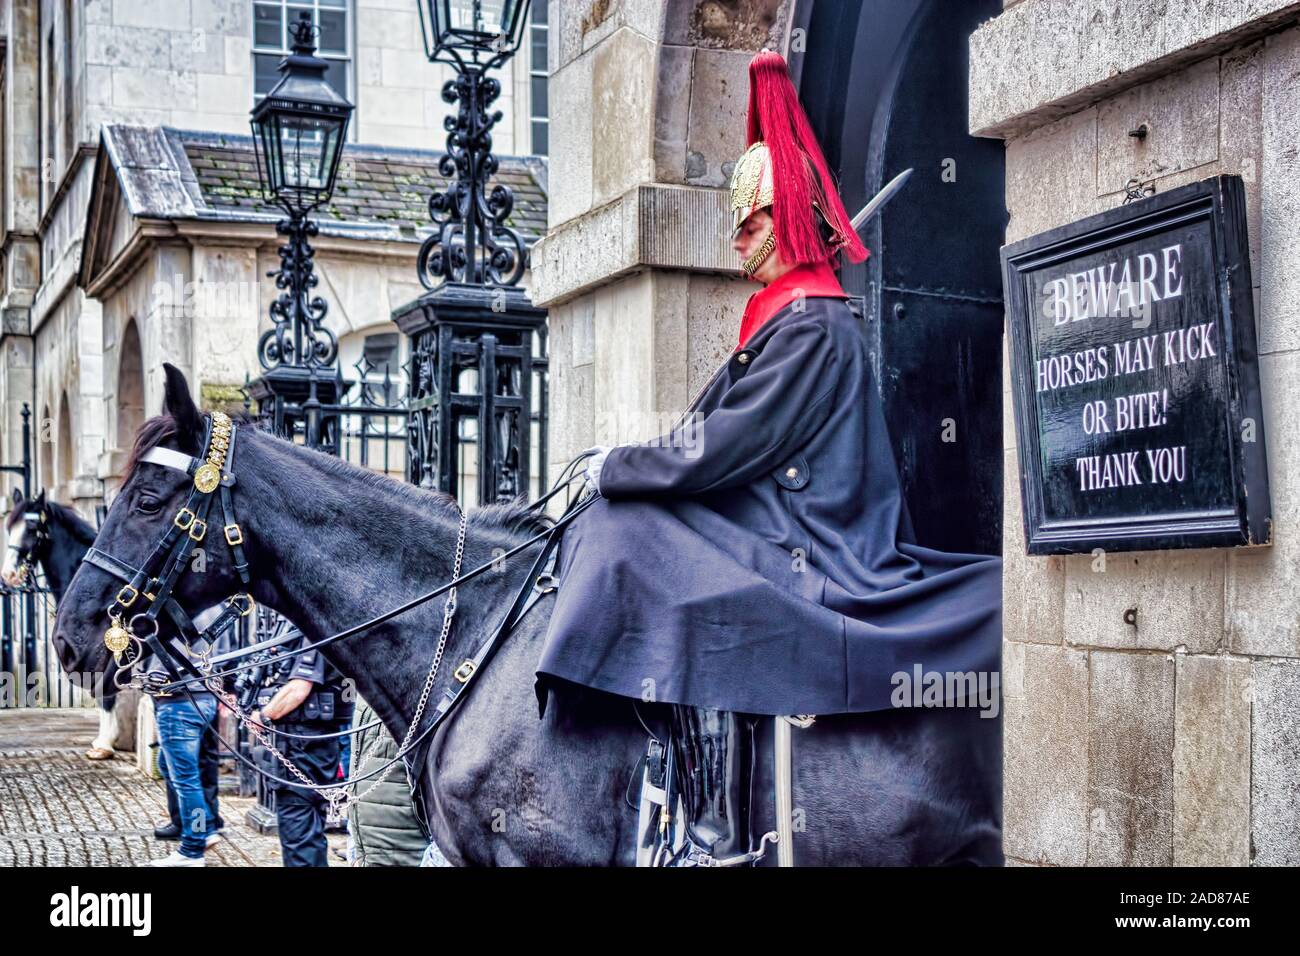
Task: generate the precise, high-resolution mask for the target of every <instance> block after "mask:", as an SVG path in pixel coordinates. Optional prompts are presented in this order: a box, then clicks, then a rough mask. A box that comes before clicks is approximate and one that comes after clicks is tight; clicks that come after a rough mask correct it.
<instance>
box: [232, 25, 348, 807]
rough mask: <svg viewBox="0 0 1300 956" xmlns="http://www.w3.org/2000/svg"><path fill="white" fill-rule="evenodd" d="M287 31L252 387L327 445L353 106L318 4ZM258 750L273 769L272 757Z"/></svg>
mask: <svg viewBox="0 0 1300 956" xmlns="http://www.w3.org/2000/svg"><path fill="white" fill-rule="evenodd" d="M289 30H290V34H291V35H292V37H293V46H292V52H291V53H290V54H289V55H288V56H286V57H285V58H284V59H283V60H281V61H280V79H279V81H278V82H277V83H276V84H275V86H274V87H272V88H271V91H270V92H269V93H267V94H266V96H265V98H263V100H262V101H261V102H260V103H258V104H257V105H256V106H255V107H253V112H252V116H251V119H250V125H251V126H252V131H253V151H254V153H255V154H256V156H257V175H258V179H259V180H260V182H261V186H262V196H263V198H264V199H265V200H266V202H268V203H271V204H274V205H277V206H279V207H280V208H281V209H283V210H284V212H285V218H284V219H281V220H280V221H279V222H278V223H277V224H276V227H275V231H276V233H278V234H279V235H281V236H283V237H284V243H283V245H281V246H280V268H279V269H277V270H274V271H272V272H269V273H267V274H268V275H269V276H273V277H274V278H275V286H276V288H277V289H279V290H280V295H279V296H278V297H277V298H276V300H275V301H274V302H272V303H271V309H270V315H271V321H272V323H273V325H272V327H271V328H270V329H267V331H266V332H264V333H263V334H262V336H261V338H260V339H259V340H258V343H257V356H258V360H259V361H260V362H261V365H262V368H263V369H264V371H263V373H262V375H261V376H260V377H258V378H257V379H256V380H255V381H253V382H250V383H249V385H248V393H249V396H250V397H251V398H253V399H254V400H256V401H257V403H258V410H259V412H260V413H261V415H262V416H263V417H264V418H269V419H270V421H271V426H272V428H273V430H274V431H275V433H276V434H278V435H281V436H284V437H287V438H290V439H292V437H293V432H294V430H295V425H296V421H297V420H301V421H302V423H303V431H304V437H305V439H306V443H307V444H308V445H309V446H310V447H312V448H320V447H321V446H322V443H323V442H322V439H323V434H322V433H323V427H322V417H323V415H322V412H323V409H322V404H324V405H326V406H328V407H336V406H335V405H334V403H335V402H337V401H338V399H339V397H340V394H339V393H340V392H341V391H342V390H343V388H344V383H343V382H342V377H341V376H340V375H339V374H338V369H337V367H336V364H335V363H336V360H337V358H338V340H337V339H336V338H335V336H334V333H333V332H331V331H330V330H329V329H328V328H326V327H325V326H324V325H323V324H322V323H323V321H324V319H325V315H326V313H327V312H328V310H329V307H328V305H327V304H326V302H325V300H324V299H322V298H321V297H320V296H318V295H314V294H313V290H314V289H315V288H316V284H317V282H318V281H319V280H318V278H317V276H316V273H315V269H314V265H313V262H312V259H313V257H314V255H315V250H314V249H313V248H312V245H311V239H312V238H313V237H314V236H315V235H316V234H317V232H318V228H317V225H316V223H315V222H314V221H312V220H311V219H310V218H309V216H310V214H311V212H312V210H314V209H316V208H317V207H318V206H320V205H322V204H323V203H326V202H328V201H329V199H330V196H331V195H333V192H334V179H335V177H336V176H337V174H338V168H339V160H340V158H341V157H342V155H343V143H344V140H345V138H346V136H347V129H348V121H349V119H351V117H352V104H351V103H349V102H348V101H347V100H346V99H344V98H343V97H342V96H340V95H339V94H338V92H337V91H336V90H335V89H334V88H333V87H332V86H330V85H329V83H328V82H326V80H325V71H326V69H327V67H328V64H327V63H326V62H325V61H324V60H322V59H320V58H319V57H317V56H315V55H314V54H315V52H316V45H315V35H316V27H315V26H314V25H313V23H312V13H311V11H310V10H304V11H302V12H301V13H300V14H299V16H298V19H297V20H296V21H294V22H293V23H292V24H291V25H290V27H289ZM326 373H328V374H326ZM335 430H337V427H335ZM274 618H275V615H274V612H271V611H269V610H268V609H263V611H262V612H261V613H259V614H258V616H257V618H256V622H257V623H256V626H255V627H256V631H257V639H261V638H264V637H266V636H268V634H269V632H270V630H271V629H272V628H273V627H274V626H275V620H274ZM245 746H248V745H247V744H241V748H242V747H245ZM250 751H251V748H250ZM254 756H255V758H256V759H260V760H262V762H263V763H264V764H266V769H268V770H273V769H274V767H273V766H272V764H273V761H271V759H270V757H269V755H267V754H257V755H254ZM255 786H256V793H257V804H256V806H254V807H252V808H251V809H250V810H249V811H248V813H247V815H246V817H247V820H248V822H249V824H250V825H251V826H253V827H255V828H256V829H257V830H259V831H260V832H262V833H269V832H272V831H274V830H275V828H276V816H275V794H274V791H272V790H270V789H269V787H268V786H267V784H266V781H265V780H264V779H263V778H262V777H260V776H259V777H258V778H257V780H256V784H255Z"/></svg>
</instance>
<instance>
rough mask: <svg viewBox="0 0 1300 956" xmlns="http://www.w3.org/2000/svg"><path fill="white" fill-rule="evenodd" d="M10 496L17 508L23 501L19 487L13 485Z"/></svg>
mask: <svg viewBox="0 0 1300 956" xmlns="http://www.w3.org/2000/svg"><path fill="white" fill-rule="evenodd" d="M12 497H13V500H14V507H15V508H17V507H18V506H19V505H20V504H22V503H23V490H22V489H21V488H18V487H15V488H14V492H13V495H12Z"/></svg>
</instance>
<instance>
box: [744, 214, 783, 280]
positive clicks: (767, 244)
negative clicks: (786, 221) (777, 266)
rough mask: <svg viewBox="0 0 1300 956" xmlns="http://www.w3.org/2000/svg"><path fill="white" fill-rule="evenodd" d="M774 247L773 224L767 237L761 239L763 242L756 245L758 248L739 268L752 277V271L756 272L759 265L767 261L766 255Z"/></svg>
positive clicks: (768, 254)
mask: <svg viewBox="0 0 1300 956" xmlns="http://www.w3.org/2000/svg"><path fill="white" fill-rule="evenodd" d="M775 249H776V227H775V226H773V227H772V231H771V232H769V233H768V234H767V238H766V239H764V240H763V244H762V245H761V246H759V247H758V250H757V251H756V252H755V253H754V254H753V255H752V256H750V257H749V258H748V259H746V260H745V261H744V262H743V263H742V264H741V266H740V268H741V269H743V270H744V272H745V275H747V276H749V277H751V278H752V277H753V275H754V273H755V272H757V271H758V269H759V267H760V266H761V265H762V264H763V263H764V262H766V261H767V257H768V256H770V255H771V254H772V253H773V251H774V250H775Z"/></svg>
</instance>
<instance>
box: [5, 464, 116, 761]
mask: <svg viewBox="0 0 1300 956" xmlns="http://www.w3.org/2000/svg"><path fill="white" fill-rule="evenodd" d="M94 540H95V529H94V528H92V527H91V526H90V523H89V522H87V521H86V520H85V519H83V518H82V517H81V515H79V514H77V512H75V511H74V510H73V509H71V508H69V507H67V506H65V505H61V504H59V503H58V502H55V501H48V500H46V497H45V492H44V490H42V491H41V493H40V494H38V495H37V496H36V497H35V498H30V499H24V498H23V493H22V492H21V491H19V490H18V489H17V488H15V489H14V492H13V507H12V508H11V509H10V511H9V514H8V516H6V518H5V541H6V544H7V547H6V549H5V557H4V566H3V569H2V570H0V579H2V580H3V581H4V583H5V584H6V585H7V586H8V587H11V588H14V587H19V586H21V585H22V583H23V581H24V577H25V571H26V569H28V568H40V570H41V573H42V574H43V575H44V577H45V583H46V585H48V586H49V590H50V594H52V595H53V596H54V601H55V604H56V605H57V604H58V602H59V601H61V600H62V599H63V595H64V593H65V592H66V591H67V590H68V585H69V584H71V583H72V576H73V575H74V574H76V573H77V566H78V565H79V564H81V558H82V556H83V555H84V554H85V553H86V549H87V548H89V547H90V545H91V544H92V543H93V542H94ZM112 670H113V668H112V666H111V665H110V667H109V670H108V672H107V673H105V674H104V679H103V681H102V682H99V683H100V687H99V688H97V689H98V690H99V693H98V694H97V695H96V702H97V703H98V704H99V732H98V734H97V735H96V736H95V739H94V740H93V741H92V742H91V745H90V749H89V750H87V751H86V756H87V757H89V758H90V759H92V760H106V759H108V758H109V757H112V756H113V739H114V738H115V737H116V736H117V726H116V724H115V723H114V721H113V708H114V706H115V705H116V704H117V685H115V684H114V683H113V674H112Z"/></svg>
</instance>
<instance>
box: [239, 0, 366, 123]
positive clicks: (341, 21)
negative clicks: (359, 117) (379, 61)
mask: <svg viewBox="0 0 1300 956" xmlns="http://www.w3.org/2000/svg"><path fill="white" fill-rule="evenodd" d="M348 3H349V0H255V2H254V3H253V102H254V103H257V102H258V101H260V100H261V99H262V97H264V96H266V94H267V93H269V92H271V87H273V86H275V84H276V83H277V82H278V81H279V79H280V60H281V58H283V57H284V56H285V55H287V54H288V53H289V44H290V35H289V26H290V25H291V24H292V23H293V22H294V21H295V20H297V19H298V15H299V14H300V13H302V12H303V11H309V12H310V13H311V15H312V22H313V23H314V24H316V26H317V28H318V29H319V33H317V35H316V55H317V56H318V57H320V58H321V59H322V60H325V61H326V62H327V63H328V64H329V69H328V70H326V71H325V79H326V80H327V81H328V82H329V85H330V86H332V87H334V89H335V90H336V91H337V92H338V94H339V95H340V96H343V97H345V98H346V99H348V100H349V101H351V100H352V94H351V86H352V83H351V75H350V74H351V71H352V23H351V16H350V14H351V11H350V10H349V9H348Z"/></svg>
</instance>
